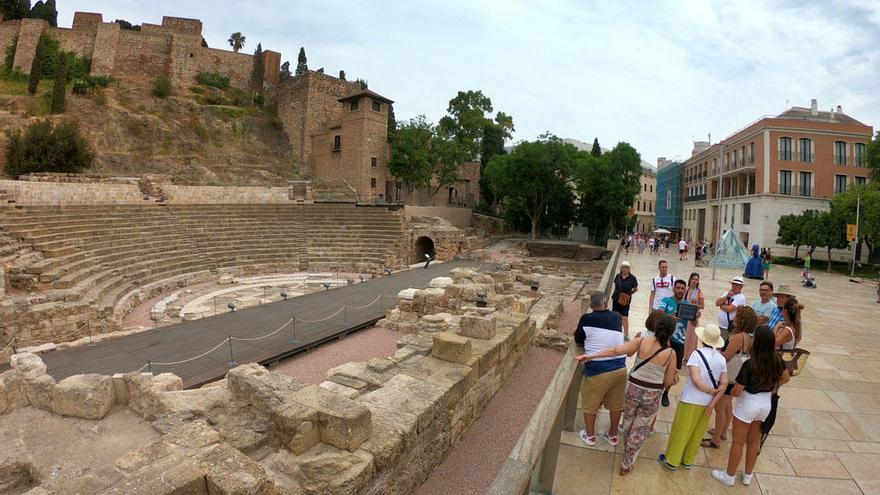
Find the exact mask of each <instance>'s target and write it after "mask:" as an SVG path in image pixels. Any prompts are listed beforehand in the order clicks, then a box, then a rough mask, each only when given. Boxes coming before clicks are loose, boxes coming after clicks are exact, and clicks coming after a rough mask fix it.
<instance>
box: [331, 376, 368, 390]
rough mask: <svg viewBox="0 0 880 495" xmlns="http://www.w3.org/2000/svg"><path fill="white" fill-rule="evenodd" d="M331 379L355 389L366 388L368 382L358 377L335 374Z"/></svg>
mask: <svg viewBox="0 0 880 495" xmlns="http://www.w3.org/2000/svg"><path fill="white" fill-rule="evenodd" d="M330 380H331V381H333V382H335V383H337V384H339V385H342V386H345V387H349V388H353V389H355V390H364V389H365V388H367V382H364V381H361V380H358V379H357V378H349V377H347V376H343V375H334V376H332V377H330Z"/></svg>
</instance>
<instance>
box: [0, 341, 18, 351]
mask: <svg viewBox="0 0 880 495" xmlns="http://www.w3.org/2000/svg"><path fill="white" fill-rule="evenodd" d="M15 339H16V337H12V340H10V341H9V343H8V344H6V347H4V348H3V349H0V352H5V351H6V349H9V348H10V347H12V345H13V344H15Z"/></svg>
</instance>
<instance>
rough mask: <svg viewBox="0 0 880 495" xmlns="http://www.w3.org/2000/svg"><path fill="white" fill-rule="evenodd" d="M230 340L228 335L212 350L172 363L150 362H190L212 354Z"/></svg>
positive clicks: (170, 364) (165, 364)
mask: <svg viewBox="0 0 880 495" xmlns="http://www.w3.org/2000/svg"><path fill="white" fill-rule="evenodd" d="M228 341H229V337H226V338H225V339H223V342H220V343H219V344H217V345H216V346H214V347H213V348H212V349H211V350H209V351H206V352H203V353H201V354H199V355H198V356H196V357H192V358H189V359H184V360H183V361H174V362H171V363H154V362H152V361H150V364H151V365H153V366H173V365H175V364H183V363H188V362H190V361H195V360H196V359H199V358H203V357H205V356H207V355H208V354H211V353H212V352H214V351H216V350H217V349H219V348H221V347H223V345H224V344H226V343H227V342H228Z"/></svg>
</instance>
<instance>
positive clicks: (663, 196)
mask: <svg viewBox="0 0 880 495" xmlns="http://www.w3.org/2000/svg"><path fill="white" fill-rule="evenodd" d="M681 169H682V167H681V163H680V162H673V161H668V160H666V159H663V158H661V159H659V160H658V167H657V202H656V203H655V204H656V206H657V208H656V209H657V217H656V226H657V228H658V229H666V230H668V231H670V232H672V238H673V239H675V238H677V237H678V235H679V234H680V233H681Z"/></svg>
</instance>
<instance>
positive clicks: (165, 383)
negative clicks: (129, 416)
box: [124, 373, 182, 421]
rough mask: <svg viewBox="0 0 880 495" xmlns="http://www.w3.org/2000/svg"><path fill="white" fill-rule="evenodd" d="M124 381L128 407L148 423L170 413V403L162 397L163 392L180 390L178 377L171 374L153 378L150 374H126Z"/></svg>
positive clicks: (180, 383) (180, 385)
mask: <svg viewBox="0 0 880 495" xmlns="http://www.w3.org/2000/svg"><path fill="white" fill-rule="evenodd" d="M124 380H125V384H126V389H127V391H126V393H127V396H128V407H129V408H130V409H131V410H132V411H134V412H136V413H138V414H140V415H141V416H142V417H143V418H144V419H146V420H148V421H152V420H154V419H156V417H157V416H159V415H161V414H163V413H166V412H169V411H170V407H169V405H170V401H166V400H165V397H163V396H162V394H163V393H164V392H170V391H178V390H180V389H181V388H182V382H181V380H180V377H178V376H177V375H174V374H171V373H162V374H161V375H157V376H155V377H154V376H153V375H152V374H150V373H126V374H125V376H124Z"/></svg>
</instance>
